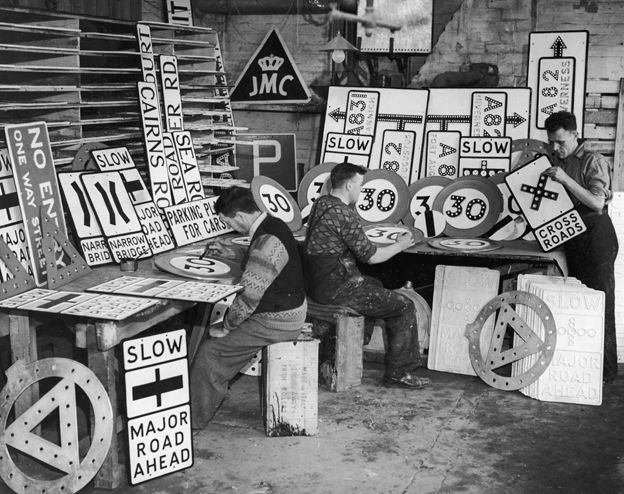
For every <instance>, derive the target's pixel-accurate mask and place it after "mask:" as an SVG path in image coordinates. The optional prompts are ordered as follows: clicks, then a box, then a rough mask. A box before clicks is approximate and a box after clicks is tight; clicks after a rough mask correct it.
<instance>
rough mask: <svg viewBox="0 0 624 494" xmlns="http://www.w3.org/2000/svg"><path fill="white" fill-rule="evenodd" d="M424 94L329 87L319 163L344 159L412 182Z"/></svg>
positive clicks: (417, 161) (417, 162)
mask: <svg viewBox="0 0 624 494" xmlns="http://www.w3.org/2000/svg"><path fill="white" fill-rule="evenodd" d="M428 97H429V92H428V91H427V90H426V89H388V88H375V89H369V88H357V87H330V88H329V93H328V97H327V109H326V115H325V126H324V127H323V144H322V146H323V147H322V154H321V156H322V158H321V161H322V162H328V161H330V162H336V163H341V162H343V161H349V162H350V163H354V164H356V165H361V166H365V167H367V168H371V169H378V168H379V169H384V170H390V171H393V172H395V173H397V174H398V175H399V176H400V177H401V178H403V180H405V183H406V184H410V183H411V182H413V181H414V180H417V179H418V178H419V177H420V176H422V175H423V174H424V172H421V171H420V158H421V152H422V145H423V131H424V123H425V115H426V113H427V101H428Z"/></svg>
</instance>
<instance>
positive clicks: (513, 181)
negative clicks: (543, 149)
mask: <svg viewBox="0 0 624 494" xmlns="http://www.w3.org/2000/svg"><path fill="white" fill-rule="evenodd" d="M551 166H552V165H551V163H550V161H549V159H548V157H546V156H540V157H539V158H537V159H535V160H533V161H530V162H529V163H527V164H526V165H523V166H521V167H520V168H516V169H515V170H514V171H513V172H512V173H510V174H509V175H507V176H506V177H505V182H506V183H507V186H508V187H509V190H510V191H511V193H512V194H513V196H514V198H515V199H516V202H517V203H518V206H519V207H520V209H521V210H522V214H523V215H524V217H525V218H526V220H527V222H528V223H529V225H530V226H531V228H532V229H533V232H534V233H535V237H536V238H537V241H538V242H539V244H540V246H541V247H542V249H544V251H549V250H552V249H554V248H555V247H558V246H560V245H562V244H563V243H564V242H567V241H568V240H570V239H571V238H573V237H576V236H577V235H580V234H581V233H583V232H584V231H586V230H587V227H586V226H585V223H583V220H582V219H581V216H580V215H579V213H578V211H577V210H576V209H574V205H573V203H572V199H570V196H569V194H568V192H567V191H566V189H565V187H564V186H563V185H561V184H560V183H559V182H555V181H554V180H552V179H550V178H549V177H548V176H546V175H543V172H544V171H545V170H546V169H548V168H550V167H551Z"/></svg>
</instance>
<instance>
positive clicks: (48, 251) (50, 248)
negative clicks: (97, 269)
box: [40, 207, 91, 289]
mask: <svg viewBox="0 0 624 494" xmlns="http://www.w3.org/2000/svg"><path fill="white" fill-rule="evenodd" d="M40 215H41V224H42V231H43V240H42V248H43V255H44V256H45V263H46V270H47V278H48V288H50V289H52V288H59V287H61V286H63V285H65V284H66V283H69V282H70V281H71V280H72V279H74V278H79V277H80V276H82V275H85V274H87V273H88V272H90V271H91V268H90V267H89V266H88V265H87V263H86V261H85V260H84V259H83V257H82V256H81V255H80V254H79V253H78V251H77V250H76V248H75V247H74V246H73V245H72V244H71V243H69V240H67V237H66V236H65V235H64V234H63V233H62V232H61V231H60V230H59V229H58V228H57V227H56V226H55V224H54V221H52V219H51V218H50V217H49V216H48V215H47V214H45V213H44V211H43V207H42V208H41V209H40ZM57 245H58V247H60V249H61V251H62V253H63V254H62V256H61V259H60V261H61V263H60V264H61V266H60V267H59V260H58V259H57V253H58V252H59V251H58V249H57ZM66 259H69V262H65V261H66Z"/></svg>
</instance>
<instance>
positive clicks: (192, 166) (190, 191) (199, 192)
mask: <svg viewBox="0 0 624 494" xmlns="http://www.w3.org/2000/svg"><path fill="white" fill-rule="evenodd" d="M171 136H172V138H173V144H174V146H175V149H176V154H177V156H178V163H180V172H181V175H182V180H183V181H184V189H185V191H186V197H187V200H188V201H197V200H199V199H203V198H204V197H205V195H204V186H203V185H202V182H201V177H200V175H199V166H198V165H197V157H196V156H195V148H194V147H193V139H192V138H191V133H190V132H189V131H188V130H186V131H180V132H173V133H172V134H171Z"/></svg>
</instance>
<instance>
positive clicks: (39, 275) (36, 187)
mask: <svg viewBox="0 0 624 494" xmlns="http://www.w3.org/2000/svg"><path fill="white" fill-rule="evenodd" d="M4 132H5V134H6V140H7V145H8V148H9V153H10V156H11V166H12V169H13V177H14V178H15V184H16V186H17V187H16V188H17V191H18V192H19V199H20V209H21V211H22V218H23V219H24V225H25V230H26V234H27V237H26V238H27V242H28V248H29V250H30V253H31V256H30V257H31V259H32V260H33V266H32V267H33V275H34V278H35V282H36V283H37V286H42V285H43V284H44V283H45V274H46V269H45V261H44V260H43V259H44V256H43V251H42V246H41V242H42V233H41V224H40V222H41V220H40V217H39V211H40V209H41V208H43V211H45V213H46V214H47V215H48V216H49V217H50V218H51V219H52V220H53V221H54V223H55V224H56V226H57V227H58V228H59V230H60V231H61V232H62V233H63V234H64V235H65V237H67V229H66V227H65V218H64V215H63V207H62V205H61V193H60V190H59V186H58V183H57V179H56V170H55V169H54V160H53V158H52V148H51V147H50V139H49V137H48V128H47V125H46V123H45V122H33V123H28V124H20V125H6V126H5V127H4Z"/></svg>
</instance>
